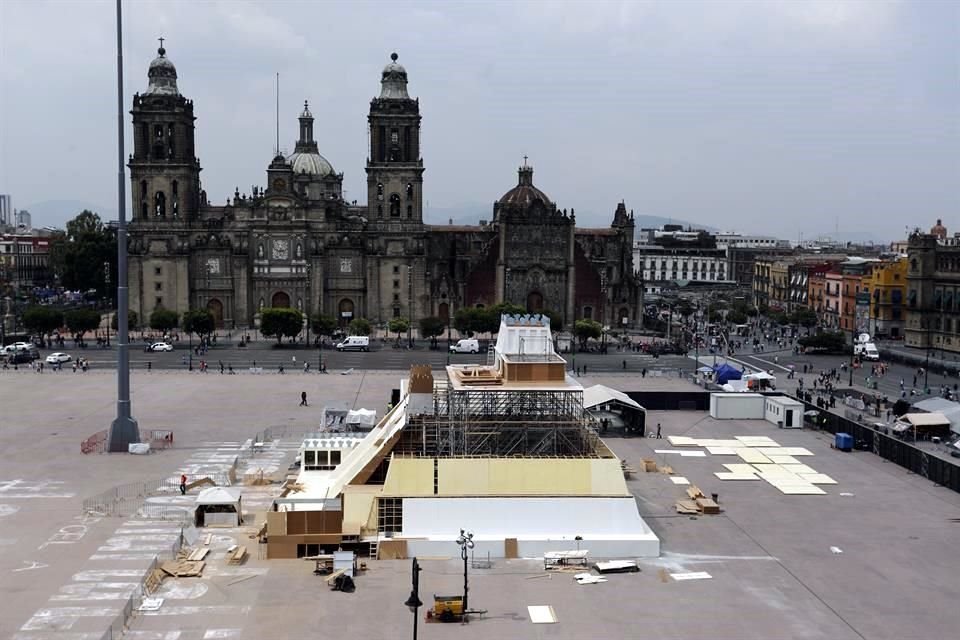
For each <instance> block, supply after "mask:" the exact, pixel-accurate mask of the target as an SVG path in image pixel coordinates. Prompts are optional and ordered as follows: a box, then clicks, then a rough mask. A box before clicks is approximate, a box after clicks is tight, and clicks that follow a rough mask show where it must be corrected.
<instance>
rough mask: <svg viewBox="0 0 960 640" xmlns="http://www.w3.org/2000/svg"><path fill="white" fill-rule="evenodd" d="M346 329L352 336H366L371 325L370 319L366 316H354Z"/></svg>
mask: <svg viewBox="0 0 960 640" xmlns="http://www.w3.org/2000/svg"><path fill="white" fill-rule="evenodd" d="M347 329H348V331H349V332H350V335H352V336H368V335H370V331H371V330H372V327H371V326H370V321H369V320H367V319H366V318H354V319H353V320H351V321H350V326H349V327H347Z"/></svg>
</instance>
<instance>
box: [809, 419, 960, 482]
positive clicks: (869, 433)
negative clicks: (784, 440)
mask: <svg viewBox="0 0 960 640" xmlns="http://www.w3.org/2000/svg"><path fill="white" fill-rule="evenodd" d="M804 405H805V406H806V409H805V411H814V412H816V413H817V415H816V417H815V419H814V420H807V426H812V427H813V428H816V429H821V430H823V431H826V432H828V433H832V434H836V433H849V434H850V435H851V436H853V441H854V444H855V446H857V447H858V448H861V449H865V450H869V451H873V452H874V453H876V454H877V455H878V456H880V457H881V458H883V459H885V460H889V461H890V462H895V463H896V464H898V465H900V466H901V467H903V468H904V469H907V470H908V471H911V472H913V473H916V474H917V475H920V476H922V477H924V478H927V479H928V480H930V481H931V482H935V483H936V484H939V485H942V486H944V487H947V488H948V489H952V490H953V491H956V492H958V493H960V465H958V464H956V463H954V462H952V461H951V460H946V459H944V458H940V457H938V456H935V455H932V454H931V453H930V452H928V451H924V450H923V449H921V448H920V447H918V446H916V445H915V444H912V443H910V442H907V441H904V440H901V439H899V438H896V437H894V436H891V435H888V434H885V433H882V432H880V431H878V430H877V429H876V428H874V427H873V426H871V425H870V424H864V423H861V422H859V421H858V419H860V418H862V419H863V420H864V421H866V420H869V419H870V418H871V416H870V415H869V414H868V413H866V412H864V415H862V416H861V413H860V412H858V411H851V410H849V409H847V410H845V413H846V414H847V416H848V417H844V416H838V415H836V414H833V413H830V412H829V411H824V410H823V409H821V408H820V407H817V406H816V405H814V404H812V403H809V402H804ZM851 418H852V419H851Z"/></svg>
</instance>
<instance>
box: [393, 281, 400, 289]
mask: <svg viewBox="0 0 960 640" xmlns="http://www.w3.org/2000/svg"><path fill="white" fill-rule="evenodd" d="M393 288H394V289H399V288H400V281H399V280H394V281H393Z"/></svg>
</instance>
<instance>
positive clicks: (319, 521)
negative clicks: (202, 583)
mask: <svg viewBox="0 0 960 640" xmlns="http://www.w3.org/2000/svg"><path fill="white" fill-rule="evenodd" d="M492 355H493V359H492V361H491V364H490V365H459V366H448V367H447V368H446V379H444V380H439V379H434V377H433V373H432V371H431V369H430V367H429V366H414V367H412V368H411V372H410V376H409V377H408V378H406V379H404V380H403V381H402V383H401V388H400V398H399V402H398V403H397V405H396V406H395V407H393V408H391V409H390V410H389V412H388V413H387V414H386V416H384V418H383V419H382V420H380V422H379V423H378V424H377V425H376V426H375V427H374V428H373V430H372V431H370V432H369V433H359V434H356V433H355V434H347V433H330V432H329V431H328V432H324V433H322V434H318V435H317V436H315V437H313V436H311V437H308V438H307V439H305V440H304V445H303V449H302V453H301V455H302V464H301V471H300V473H299V475H298V477H297V481H296V484H295V485H294V486H295V487H297V488H298V490H297V491H296V492H294V493H289V494H285V495H283V496H282V497H280V498H277V499H276V500H275V503H274V510H273V512H271V513H268V514H267V540H268V542H267V557H268V558H297V557H303V556H308V555H315V554H317V553H323V552H329V551H331V550H339V549H345V550H353V551H356V552H358V553H360V554H364V555H366V554H370V555H371V556H373V557H376V556H378V555H379V557H391V558H397V557H401V558H402V557H411V556H420V557H424V556H441V555H446V554H449V549H450V548H451V545H452V544H453V543H454V542H455V541H456V539H457V535H458V533H457V532H458V531H460V530H461V529H466V530H468V531H472V532H473V533H474V534H475V537H474V542H475V543H476V549H475V553H476V554H477V556H482V557H487V554H489V556H490V557H493V558H504V557H506V558H516V557H542V556H543V555H544V554H545V553H547V552H550V551H556V550H564V549H571V548H573V545H577V546H578V547H579V545H580V544H582V545H583V548H584V549H589V550H590V553H591V555H594V556H598V557H656V556H658V555H659V553H660V541H659V539H658V537H657V536H656V534H654V532H653V531H652V530H651V529H650V527H649V526H648V525H647V524H646V523H645V522H644V521H643V518H642V517H641V516H640V513H639V510H638V507H637V501H636V499H635V498H634V497H633V495H631V493H630V491H629V489H628V488H627V485H626V482H625V480H624V473H623V469H622V464H621V461H620V460H619V459H618V458H617V457H616V456H615V455H614V454H613V453H612V452H611V451H610V449H609V448H607V446H606V445H605V444H604V442H603V440H601V439H600V437H599V436H598V434H597V431H596V428H595V427H596V426H597V425H596V421H595V419H594V418H592V417H591V416H590V414H589V412H588V411H586V409H585V406H584V396H585V393H584V389H583V387H582V386H581V385H580V382H579V381H578V380H577V379H575V378H573V377H572V376H570V375H568V373H567V372H566V367H567V363H566V362H565V360H564V359H563V358H562V357H560V356H559V355H558V354H557V353H556V352H555V351H554V347H553V338H552V336H551V332H550V322H549V320H548V319H547V318H545V317H543V316H503V317H502V319H501V325H500V330H499V332H498V334H497V342H496V345H495V346H494V348H493V353H492ZM591 390H593V391H596V388H595V387H591ZM601 395H602V394H601ZM607 395H608V396H610V397H616V396H617V394H616V392H612V394H607ZM619 395H620V396H622V394H619ZM624 398H625V401H626V402H629V403H632V402H633V401H632V400H630V399H629V398H626V397H625V396H624ZM608 402H610V401H608ZM633 404H636V403H633ZM636 409H638V410H640V411H641V412H642V407H639V405H637V406H636Z"/></svg>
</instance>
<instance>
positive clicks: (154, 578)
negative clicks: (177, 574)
mask: <svg viewBox="0 0 960 640" xmlns="http://www.w3.org/2000/svg"><path fill="white" fill-rule="evenodd" d="M166 577H167V574H166V573H165V572H164V571H163V569H154V570H153V571H151V572H150V575H149V576H147V579H146V580H145V581H144V583H143V590H144V592H146V594H147V595H150V594H152V593H153V592H154V591H156V590H157V589H159V588H160V585H161V584H163V579H164V578H166Z"/></svg>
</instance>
